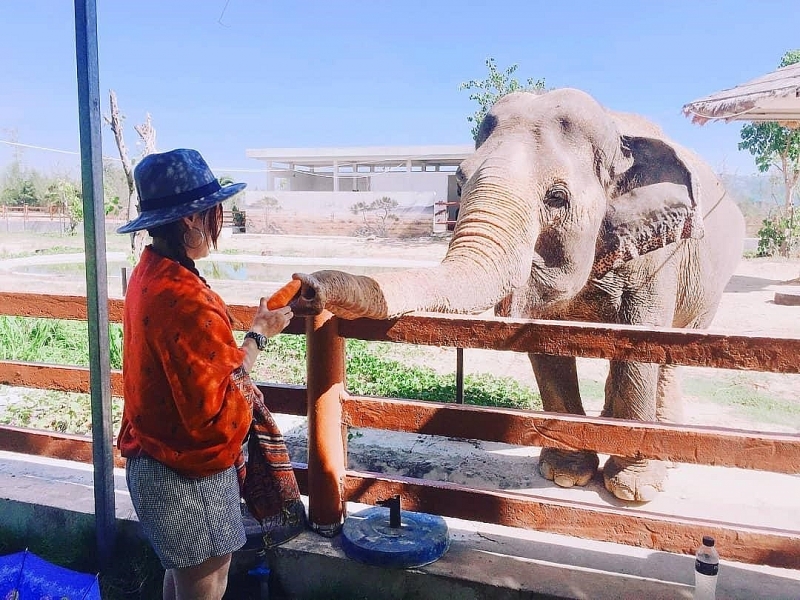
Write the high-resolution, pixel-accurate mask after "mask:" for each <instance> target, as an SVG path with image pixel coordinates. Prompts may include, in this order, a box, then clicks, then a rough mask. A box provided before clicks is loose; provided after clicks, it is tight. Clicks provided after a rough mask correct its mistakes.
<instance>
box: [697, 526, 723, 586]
mask: <svg viewBox="0 0 800 600" xmlns="http://www.w3.org/2000/svg"><path fill="white" fill-rule="evenodd" d="M718 573H719V553H718V552H717V549H716V548H715V547H714V538H713V537H711V536H710V535H704V536H703V545H702V546H700V548H698V549H697V555H696V557H695V561H694V600H714V598H716V596H717V592H716V590H717V574H718Z"/></svg>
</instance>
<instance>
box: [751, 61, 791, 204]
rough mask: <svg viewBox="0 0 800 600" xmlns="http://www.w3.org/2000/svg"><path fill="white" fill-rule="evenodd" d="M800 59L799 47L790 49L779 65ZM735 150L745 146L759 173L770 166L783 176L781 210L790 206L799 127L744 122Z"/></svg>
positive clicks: (789, 63)
mask: <svg viewBox="0 0 800 600" xmlns="http://www.w3.org/2000/svg"><path fill="white" fill-rule="evenodd" d="M798 62H800V50H790V51H788V52H786V53H785V54H784V55H783V58H782V59H781V64H780V66H781V67H786V66H788V65H793V64H795V63H798ZM741 136H742V141H741V142H739V150H747V151H748V152H750V154H752V155H753V156H754V157H755V162H756V166H757V167H758V170H759V171H761V172H762V173H766V172H767V171H769V170H770V169H772V168H775V169H777V170H778V171H780V173H781V174H782V176H783V182H784V186H785V187H784V197H783V199H784V202H783V207H784V209H785V210H787V211H788V210H791V208H792V199H793V196H794V193H795V190H796V189H797V185H798V183H800V129H791V128H789V127H784V126H783V125H780V124H779V123H748V124H747V125H745V126H744V127H742V131H741Z"/></svg>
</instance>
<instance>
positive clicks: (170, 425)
mask: <svg viewBox="0 0 800 600" xmlns="http://www.w3.org/2000/svg"><path fill="white" fill-rule="evenodd" d="M134 178H135V181H136V189H137V192H138V194H139V199H140V205H139V207H140V215H139V216H138V217H137V218H136V219H133V220H132V221H130V222H129V223H126V224H125V225H123V226H122V227H120V228H119V229H118V230H117V232H118V233H130V232H134V231H139V230H143V229H146V230H147V231H148V233H149V234H150V236H151V237H152V238H153V241H152V244H151V245H149V246H147V247H146V248H145V249H144V251H143V253H142V255H141V258H140V259H139V262H138V264H137V265H136V267H135V268H134V269H133V272H132V274H131V278H130V282H129V284H128V289H127V292H126V297H125V310H124V338H123V339H124V343H123V380H124V392H125V404H124V410H123V416H122V425H121V430H120V433H119V438H118V442H117V443H118V446H119V449H120V451H121V453H122V455H123V456H124V457H126V458H127V463H126V476H127V481H128V489H129V490H130V493H131V500H132V502H133V506H134V508H135V509H136V513H137V516H138V518H139V522H140V523H141V526H142V528H143V531H144V533H145V535H146V536H147V537H148V539H149V540H150V543H151V544H152V546H153V548H154V550H155V552H156V553H157V554H158V556H159V558H160V560H161V562H162V564H163V566H164V568H165V569H166V573H165V575H164V592H163V593H164V598H165V599H179V600H183V599H187V598H192V599H194V598H203V599H220V598H222V596H223V594H224V592H225V588H226V586H227V578H228V569H229V566H230V561H231V554H232V553H233V552H234V551H235V550H238V549H239V548H241V547H242V546H243V545H244V544H245V541H246V536H245V531H244V526H243V522H242V514H241V509H240V493H239V483H238V479H237V473H236V467H235V464H236V463H237V459H239V462H241V460H240V457H241V450H242V444H243V442H244V440H245V437H246V436H247V434H248V431H249V429H250V426H251V423H252V421H253V413H252V402H253V401H254V400H256V401H263V398H262V397H261V395H260V392H259V391H258V388H256V387H255V386H254V385H253V384H252V382H251V381H250V378H249V375H248V373H249V371H250V369H251V368H252V367H253V365H254V363H255V362H256V358H257V357H258V353H259V351H260V350H263V349H264V345H265V343H266V339H267V338H268V337H270V336H273V335H275V334H277V333H279V332H280V331H282V330H283V329H284V328H285V327H286V326H287V325H288V324H289V321H290V320H291V318H292V312H291V310H290V309H289V308H288V307H286V308H279V309H277V310H268V309H267V306H266V300H265V299H264V298H262V299H261V302H260V304H259V307H258V309H257V311H256V315H255V318H254V319H253V322H252V325H251V326H250V331H248V333H247V334H246V336H245V339H244V343H243V344H242V345H241V346H240V345H239V344H238V343H237V342H236V340H235V339H234V336H233V329H232V321H233V319H232V317H231V316H230V313H229V312H228V309H227V307H226V305H225V303H224V302H223V301H222V299H221V298H220V297H219V296H218V295H217V294H216V293H215V292H213V291H212V290H211V289H210V288H209V286H208V285H207V283H206V281H205V280H204V279H203V278H202V277H201V276H200V274H199V272H198V270H197V267H196V266H195V261H196V260H198V259H200V258H203V257H205V256H208V254H209V252H210V250H211V247H214V248H216V246H217V239H218V238H219V235H220V231H221V229H222V205H221V204H220V203H221V202H222V201H223V200H225V199H227V198H230V197H231V196H233V195H234V194H236V193H238V192H240V191H241V190H242V189H244V187H245V184H243V183H239V184H233V185H229V186H225V187H221V186H220V184H219V182H218V181H217V179H216V178H215V177H214V175H213V174H212V173H211V170H210V169H209V167H208V165H207V164H206V162H205V161H204V160H203V158H202V157H201V156H200V154H199V153H198V152H196V151H195V150H185V149H179V150H173V151H171V152H165V153H161V154H151V155H148V156H146V157H145V158H143V159H142V161H141V162H140V163H139V164H138V165H137V166H136V169H135V171H134ZM261 406H263V404H262V405H261ZM292 477H293V476H292ZM297 497H298V498H299V494H298V496H297Z"/></svg>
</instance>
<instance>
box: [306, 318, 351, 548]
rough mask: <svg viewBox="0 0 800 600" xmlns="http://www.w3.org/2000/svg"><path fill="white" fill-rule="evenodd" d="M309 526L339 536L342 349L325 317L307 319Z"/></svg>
mask: <svg viewBox="0 0 800 600" xmlns="http://www.w3.org/2000/svg"><path fill="white" fill-rule="evenodd" d="M306 369H307V380H308V382H307V390H308V392H307V393H308V503H309V522H310V524H311V528H312V529H314V531H316V532H317V533H319V534H321V535H324V536H327V537H332V536H334V535H336V534H337V533H339V531H340V529H341V527H342V519H343V517H344V477H345V463H344V444H343V443H342V396H343V394H344V373H345V346H344V338H342V337H340V336H339V333H338V327H337V319H336V318H335V317H334V316H333V315H332V314H331V313H329V312H328V311H324V312H323V313H322V314H320V315H317V316H315V317H308V318H307V319H306Z"/></svg>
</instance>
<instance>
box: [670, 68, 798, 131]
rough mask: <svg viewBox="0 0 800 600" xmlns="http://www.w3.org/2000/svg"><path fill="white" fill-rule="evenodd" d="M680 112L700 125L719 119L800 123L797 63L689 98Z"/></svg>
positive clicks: (794, 124)
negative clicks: (701, 95) (712, 92)
mask: <svg viewBox="0 0 800 600" xmlns="http://www.w3.org/2000/svg"><path fill="white" fill-rule="evenodd" d="M683 113H684V114H685V115H686V116H687V117H691V119H692V122H693V123H698V124H701V125H702V124H703V123H705V122H707V121H710V120H714V119H720V120H724V121H777V122H779V123H781V124H783V125H787V126H793V127H797V126H800V63H796V64H793V65H788V66H786V67H782V68H780V69H777V70H776V71H772V72H771V73H767V74H766V75H762V76H761V77H756V78H755V79H752V80H750V81H747V82H745V83H743V84H741V85H737V86H736V87H732V88H728V89H726V90H722V91H720V92H717V93H715V94H711V95H710V96H706V97H705V98H700V99H699V100H695V101H694V102H690V103H689V104H686V105H685V106H684V107H683Z"/></svg>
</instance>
